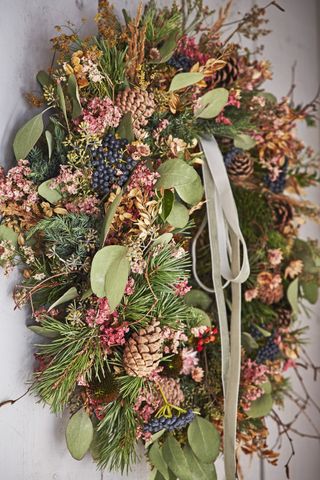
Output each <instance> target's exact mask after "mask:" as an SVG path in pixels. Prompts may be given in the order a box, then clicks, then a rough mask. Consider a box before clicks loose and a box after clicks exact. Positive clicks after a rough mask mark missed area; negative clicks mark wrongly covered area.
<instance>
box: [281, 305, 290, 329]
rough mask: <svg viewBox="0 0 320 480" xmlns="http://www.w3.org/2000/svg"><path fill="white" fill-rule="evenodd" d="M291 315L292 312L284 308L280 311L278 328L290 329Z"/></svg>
mask: <svg viewBox="0 0 320 480" xmlns="http://www.w3.org/2000/svg"><path fill="white" fill-rule="evenodd" d="M291 315H292V312H291V311H290V310H286V309H285V308H282V309H281V310H279V311H278V323H277V324H278V326H279V327H283V328H286V327H289V325H290V323H291Z"/></svg>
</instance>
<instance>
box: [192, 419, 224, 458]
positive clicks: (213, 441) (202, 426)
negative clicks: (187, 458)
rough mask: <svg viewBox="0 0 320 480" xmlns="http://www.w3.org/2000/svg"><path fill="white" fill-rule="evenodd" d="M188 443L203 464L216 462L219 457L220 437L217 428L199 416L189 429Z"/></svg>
mask: <svg viewBox="0 0 320 480" xmlns="http://www.w3.org/2000/svg"><path fill="white" fill-rule="evenodd" d="M188 441H189V444H190V447H191V448H192V450H193V452H194V453H195V455H196V456H197V457H198V458H199V460H200V461H201V462H204V463H211V462H214V461H215V459H216V458H217V456H218V455H219V448H220V435H219V432H218V430H217V429H216V428H215V426H214V425H213V424H212V423H211V422H209V421H208V420H206V419H205V418H202V417H200V416H198V415H196V416H195V418H194V420H193V421H192V423H190V425H189V427H188Z"/></svg>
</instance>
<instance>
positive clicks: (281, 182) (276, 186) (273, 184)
mask: <svg viewBox="0 0 320 480" xmlns="http://www.w3.org/2000/svg"><path fill="white" fill-rule="evenodd" d="M287 170H288V161H287V160H286V162H285V164H284V165H283V167H282V168H281V172H280V174H279V176H278V178H277V180H274V181H272V180H271V179H270V177H269V175H266V176H265V177H264V183H265V185H266V187H267V188H269V190H271V192H272V193H282V192H283V190H284V189H285V186H286V179H287Z"/></svg>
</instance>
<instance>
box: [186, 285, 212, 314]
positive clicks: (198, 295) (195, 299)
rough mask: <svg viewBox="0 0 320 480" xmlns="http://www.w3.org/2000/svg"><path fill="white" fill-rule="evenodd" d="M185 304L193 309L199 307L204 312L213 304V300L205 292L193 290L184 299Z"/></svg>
mask: <svg viewBox="0 0 320 480" xmlns="http://www.w3.org/2000/svg"><path fill="white" fill-rule="evenodd" d="M183 299H184V301H185V303H186V304H187V305H190V306H191V307H198V308H201V309H202V310H208V308H209V307H210V305H211V303H212V298H211V297H210V296H209V295H208V294H207V293H206V292H204V291H203V290H199V289H196V288H193V289H192V290H190V292H188V293H187V294H186V295H185V296H184V297H183Z"/></svg>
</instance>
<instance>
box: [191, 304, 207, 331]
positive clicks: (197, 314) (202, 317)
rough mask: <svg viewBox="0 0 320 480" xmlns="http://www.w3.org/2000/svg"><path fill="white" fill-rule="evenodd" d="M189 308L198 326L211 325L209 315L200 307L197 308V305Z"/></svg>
mask: <svg viewBox="0 0 320 480" xmlns="http://www.w3.org/2000/svg"><path fill="white" fill-rule="evenodd" d="M190 310H191V313H192V315H193V316H194V318H195V319H196V321H197V324H198V326H199V327H201V326H203V325H205V326H207V327H211V318H210V317H209V315H208V314H207V313H206V312H204V311H203V310H201V308H197V307H191V309H190Z"/></svg>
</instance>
